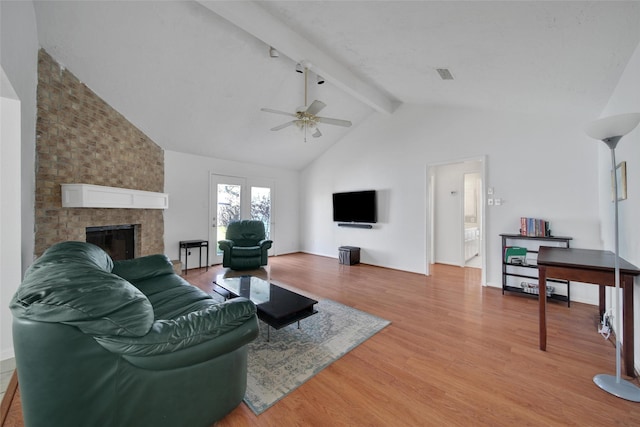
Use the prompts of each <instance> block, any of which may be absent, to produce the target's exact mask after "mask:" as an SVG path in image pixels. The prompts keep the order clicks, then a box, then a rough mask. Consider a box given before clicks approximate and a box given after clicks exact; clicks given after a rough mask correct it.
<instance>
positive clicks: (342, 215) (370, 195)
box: [333, 190, 378, 223]
mask: <svg viewBox="0 0 640 427" xmlns="http://www.w3.org/2000/svg"><path fill="white" fill-rule="evenodd" d="M377 219H378V218H377V209H376V192H375V190H367V191H351V192H348V193H333V220H334V221H336V222H368V223H375V222H377Z"/></svg>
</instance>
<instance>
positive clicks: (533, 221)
mask: <svg viewBox="0 0 640 427" xmlns="http://www.w3.org/2000/svg"><path fill="white" fill-rule="evenodd" d="M520 235H521V236H528V237H550V236H551V229H550V228H549V221H545V220H544V219H539V218H528V217H521V218H520Z"/></svg>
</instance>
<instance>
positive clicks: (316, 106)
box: [305, 100, 327, 116]
mask: <svg viewBox="0 0 640 427" xmlns="http://www.w3.org/2000/svg"><path fill="white" fill-rule="evenodd" d="M326 106H327V104H325V103H324V102H322V101H318V100H315V101H313V102H312V103H311V105H309V107H308V108H307V111H305V112H306V113H307V114H311V115H312V116H315V115H316V114H318V113H319V112H320V111H321V110H322V109H323V108H324V107H326Z"/></svg>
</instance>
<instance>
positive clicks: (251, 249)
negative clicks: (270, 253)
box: [231, 246, 262, 257]
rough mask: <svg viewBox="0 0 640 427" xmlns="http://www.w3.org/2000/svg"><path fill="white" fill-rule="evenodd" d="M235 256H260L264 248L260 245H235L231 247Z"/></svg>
mask: <svg viewBox="0 0 640 427" xmlns="http://www.w3.org/2000/svg"><path fill="white" fill-rule="evenodd" d="M231 251H232V253H233V256H234V257H259V256H262V248H261V247H260V246H247V247H243V246H234V247H233V248H232V249H231Z"/></svg>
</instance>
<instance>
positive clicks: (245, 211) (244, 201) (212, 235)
mask: <svg viewBox="0 0 640 427" xmlns="http://www.w3.org/2000/svg"><path fill="white" fill-rule="evenodd" d="M214 177H219V178H222V179H223V180H224V179H229V181H234V180H235V181H236V182H237V183H239V184H236V182H230V183H231V184H236V185H240V186H241V193H240V218H241V219H247V218H250V216H251V188H253V187H262V188H269V189H271V208H270V218H269V223H270V227H269V238H270V239H271V240H273V244H272V246H271V249H269V251H268V255H269V256H272V255H275V254H276V240H275V239H274V236H275V234H276V223H275V220H274V212H275V193H276V189H275V180H273V179H270V178H259V177H245V176H235V175H227V174H223V173H216V172H214V171H209V216H208V234H209V241H210V242H212V243H213V244H212V245H211V246H210V250H209V259H208V263H209V264H208V265H213V264H222V256H218V255H217V252H218V238H217V220H218V218H217V196H216V197H214V191H216V194H217V188H215V189H214ZM217 182H221V181H217ZM214 202H215V203H214ZM214 218H215V222H216V224H215V227H214V224H213V221H214Z"/></svg>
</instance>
